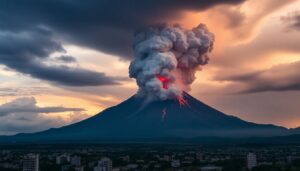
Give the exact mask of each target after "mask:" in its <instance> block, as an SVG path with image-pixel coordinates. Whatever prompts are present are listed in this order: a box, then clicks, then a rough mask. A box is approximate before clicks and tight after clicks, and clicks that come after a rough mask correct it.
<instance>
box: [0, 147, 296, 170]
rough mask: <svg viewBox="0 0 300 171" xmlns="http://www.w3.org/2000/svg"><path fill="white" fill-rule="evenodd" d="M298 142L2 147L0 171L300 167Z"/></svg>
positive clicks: (293, 168)
mask: <svg viewBox="0 0 300 171" xmlns="http://www.w3.org/2000/svg"><path fill="white" fill-rule="evenodd" d="M299 169H300V146H296V145H278V146H266V145H241V146H202V145H187V144H184V145H182V144H181V145H178V144H165V145H162V144H160V145H158V144H151V145H150V144H149V145H147V144H130V145H128V144H124V145H117V144H112V145H108V144H105V145H104V144H103V145H34V146H30V145H16V146H5V148H4V147H1V151H0V170H1V171H160V170H162V171H268V170H270V171H277V170H278V171H299Z"/></svg>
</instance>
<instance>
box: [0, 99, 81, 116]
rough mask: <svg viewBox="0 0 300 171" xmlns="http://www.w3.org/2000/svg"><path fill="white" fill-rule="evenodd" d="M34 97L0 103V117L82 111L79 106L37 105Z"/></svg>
mask: <svg viewBox="0 0 300 171" xmlns="http://www.w3.org/2000/svg"><path fill="white" fill-rule="evenodd" d="M36 103H37V101H36V100H35V98H34V97H29V98H28V97H24V98H18V99H15V100H13V101H11V102H8V103H5V104H2V105H0V117H2V116H6V115H11V114H18V113H21V114H26V113H34V114H37V113H59V112H68V111H72V112H74V111H83V110H84V109H81V108H65V107H61V106H55V107H39V106H37V105H36Z"/></svg>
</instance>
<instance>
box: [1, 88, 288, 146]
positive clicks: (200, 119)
mask: <svg viewBox="0 0 300 171" xmlns="http://www.w3.org/2000/svg"><path fill="white" fill-rule="evenodd" d="M184 99H185V101H186V102H187V104H186V105H183V104H180V103H179V102H178V101H177V100H165V101H155V102H151V103H145V101H146V100H145V99H143V98H139V97H136V96H132V97H131V98H129V99H128V100H126V101H124V102H122V103H121V104H119V105H116V106H113V107H110V108H108V109H106V110H104V111H103V112H101V113H99V114H97V115H95V116H93V117H91V118H88V119H86V120H84V121H81V122H78V123H75V124H72V125H69V126H64V127H61V128H56V129H49V130H46V131H42V132H38V133H32V134H17V135H15V136H5V137H1V138H0V142H58V143H59V142H96V141H97V142H98V141H114V142H118V141H128V140H138V139H140V140H149V139H156V140H162V139H195V138H197V137H219V138H243V137H244V138H245V137H270V136H282V135H288V134H290V133H291V131H289V130H288V129H286V128H284V127H279V126H275V125H271V124H256V123H252V122H247V121H244V120H241V119H239V118H237V117H235V116H230V115H226V114H224V113H222V112H220V111H218V110H216V109H213V108H211V107H210V106H208V105H206V104H204V103H202V102H200V101H199V100H197V99H195V98H193V97H192V96H190V95H189V94H187V93H185V94H184Z"/></svg>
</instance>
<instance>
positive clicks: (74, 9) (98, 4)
mask: <svg viewBox="0 0 300 171" xmlns="http://www.w3.org/2000/svg"><path fill="white" fill-rule="evenodd" d="M243 1H244V0H209V1H205V0H143V1H141V0H101V1H97V0H90V1H80V0H63V1H61V0H52V1H40V0H28V1H14V0H6V1H1V2H2V3H1V5H0V14H1V15H0V16H1V17H0V28H2V29H4V30H5V29H6V30H14V31H22V30H26V29H28V28H30V27H31V26H32V25H34V26H36V25H45V26H47V27H49V28H50V29H51V30H53V31H54V32H55V33H57V34H60V35H61V36H62V37H63V38H64V39H66V40H68V41H70V42H72V43H75V44H79V45H82V46H88V47H91V48H95V49H97V50H100V51H103V52H107V53H112V54H116V55H120V56H122V57H126V58H129V57H130V54H131V37H132V34H133V32H134V30H136V29H138V28H141V27H145V26H148V25H152V24H157V23H163V22H166V21H168V20H169V19H172V18H177V17H179V16H180V14H181V12H183V11H187V10H194V11H197V10H204V9H207V8H209V7H212V6H214V5H217V4H238V3H241V2H243Z"/></svg>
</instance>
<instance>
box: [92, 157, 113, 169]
mask: <svg viewBox="0 0 300 171" xmlns="http://www.w3.org/2000/svg"><path fill="white" fill-rule="evenodd" d="M112 170H113V169H112V161H111V160H110V159H109V158H107V157H104V158H102V159H101V160H100V161H99V162H98V166H96V167H94V171H112Z"/></svg>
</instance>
